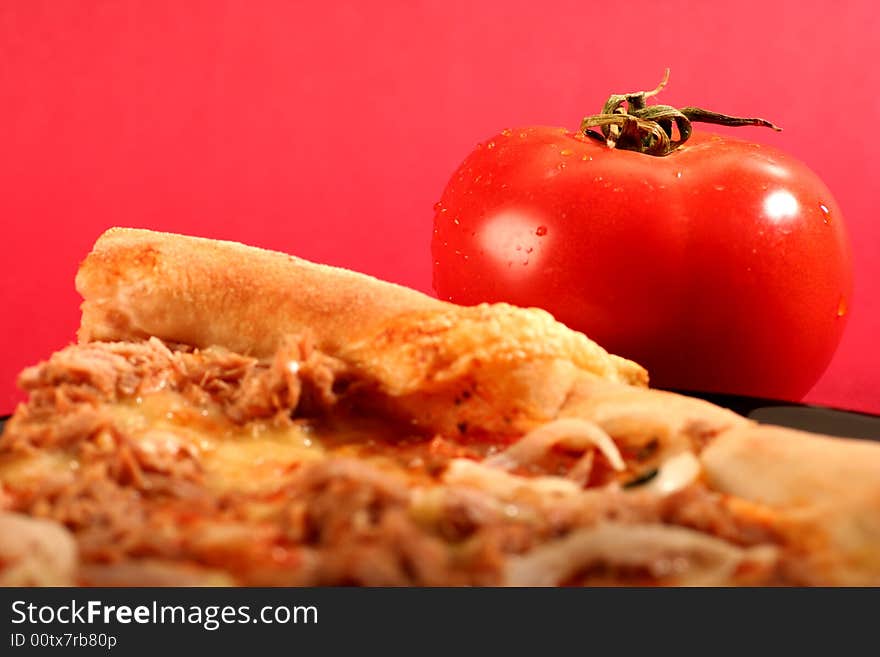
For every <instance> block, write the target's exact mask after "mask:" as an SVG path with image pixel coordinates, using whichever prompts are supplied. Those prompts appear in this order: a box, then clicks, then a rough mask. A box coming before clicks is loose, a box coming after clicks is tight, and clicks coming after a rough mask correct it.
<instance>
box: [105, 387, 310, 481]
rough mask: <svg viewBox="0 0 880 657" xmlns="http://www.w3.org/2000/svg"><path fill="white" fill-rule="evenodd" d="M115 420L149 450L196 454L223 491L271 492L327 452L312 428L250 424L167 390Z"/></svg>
mask: <svg viewBox="0 0 880 657" xmlns="http://www.w3.org/2000/svg"><path fill="white" fill-rule="evenodd" d="M111 412H112V414H113V416H114V421H115V422H116V424H117V426H119V428H120V429H122V430H123V431H125V432H126V433H127V435H129V436H132V437H133V438H134V439H135V440H136V441H137V440H140V445H141V446H142V447H144V448H146V449H147V450H150V451H157V450H165V451H170V452H174V451H178V450H183V451H187V452H190V453H192V454H195V455H196V456H197V458H198V461H199V463H200V465H201V468H202V472H203V474H204V479H205V485H206V486H207V488H208V489H209V490H212V491H214V492H217V493H223V492H230V491H242V492H261V491H271V490H272V489H274V488H275V487H276V486H277V485H278V482H279V481H280V476H281V475H284V474H285V473H287V472H289V471H290V470H291V469H292V468H294V467H295V466H296V465H297V464H300V463H303V462H305V461H309V460H315V459H320V458H322V457H323V455H324V454H325V451H324V449H323V447H322V445H321V440H320V439H319V437H318V436H317V435H316V431H315V430H314V428H313V427H312V426H310V425H309V424H306V423H303V422H295V423H293V424H290V425H287V426H274V425H273V423H272V422H271V421H269V420H266V421H263V420H256V421H253V422H250V423H248V424H246V425H244V426H239V425H236V424H234V423H232V422H231V421H229V420H228V419H227V418H226V417H225V416H224V415H223V414H222V412H221V411H220V409H218V408H216V407H213V406H206V407H196V406H194V405H193V404H191V403H190V402H188V401H187V400H185V399H184V398H182V397H181V396H180V395H177V394H175V393H171V392H162V393H158V394H154V395H150V396H149V397H144V398H137V399H135V400H133V401H132V402H130V403H125V404H120V405H116V406H114V407H112V409H111Z"/></svg>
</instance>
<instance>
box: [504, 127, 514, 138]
mask: <svg viewBox="0 0 880 657" xmlns="http://www.w3.org/2000/svg"><path fill="white" fill-rule="evenodd" d="M501 134H502V135H504V136H505V137H510V135H512V134H513V133H512V132H511V131H510V129H509V128H504V130H502V131H501Z"/></svg>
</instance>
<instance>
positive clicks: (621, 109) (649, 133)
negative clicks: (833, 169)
mask: <svg viewBox="0 0 880 657" xmlns="http://www.w3.org/2000/svg"><path fill="white" fill-rule="evenodd" d="M668 81H669V69H668V68H667V69H666V74H665V75H664V76H663V79H662V80H661V81H660V84H658V85H657V87H656V88H655V89H652V90H651V91H636V92H634V93H628V94H612V95H611V96H609V98H608V100H607V101H606V102H605V105H604V107H602V112H601V113H600V114H594V115H592V116H586V117H584V119H583V121H581V132H583V133H584V134H585V135H586V136H588V137H591V138H593V139H597V140H599V141H603V142H605V144H606V145H607V146H608V148H622V149H624V150H628V151H637V152H639V153H644V154H646V155H654V156H658V157H662V156H665V155H669V154H670V153H672V152H673V151H675V150H676V149H677V148H679V147H681V145H682V144H684V143H685V142H686V141H687V140H688V139H689V138H690V136H691V133H692V132H693V128H692V127H691V123H692V122H694V121H697V122H701V123H714V124H716V125H729V126H744V125H755V126H762V127H765V128H771V129H773V130H776V131H777V132H779V131H781V130H782V128H780V127H778V126H776V125H774V124H772V123H770V121H767V120H766V119H759V118H744V117H739V116H728V115H727V114H719V113H717V112H711V111H709V110H705V109H702V108H700V107H682V108H680V109H677V108H675V107H672V106H670V105H651V106H649V105H648V103H647V99H648V98H650V97H652V96H656V95H657V94H659V93H660V91H662V90H663V88H664V87H665V86H666V83H667V82H668ZM592 128H600V129H601V133H600V132H597V131H596V130H593V129H592ZM676 131H677V132H678V138H677V139H676V138H675V132H676Z"/></svg>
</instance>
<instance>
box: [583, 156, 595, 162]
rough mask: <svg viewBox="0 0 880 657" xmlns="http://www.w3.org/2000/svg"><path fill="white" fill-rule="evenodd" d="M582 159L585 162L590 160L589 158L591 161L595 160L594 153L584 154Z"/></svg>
mask: <svg viewBox="0 0 880 657" xmlns="http://www.w3.org/2000/svg"><path fill="white" fill-rule="evenodd" d="M581 159H582V160H583V161H584V162H586V161H588V160H589V161H590V162H592V161H593V156H592V155H584V156H583V157H582V158H581Z"/></svg>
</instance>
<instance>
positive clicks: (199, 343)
mask: <svg viewBox="0 0 880 657" xmlns="http://www.w3.org/2000/svg"><path fill="white" fill-rule="evenodd" d="M76 288H77V290H78V291H79V293H80V294H82V296H83V298H84V299H85V301H84V303H83V305H82V311H83V315H82V322H81V325H80V329H79V340H80V342H90V341H94V340H127V339H134V338H144V337H149V336H158V337H161V338H163V339H165V340H167V341H171V342H182V343H185V344H189V345H192V346H196V347H209V346H212V345H221V346H225V347H227V348H229V349H232V350H233V351H237V352H239V353H244V354H250V355H254V356H257V357H263V356H269V355H271V354H273V353H274V352H275V349H277V347H278V345H279V344H280V342H281V340H282V339H283V337H284V336H285V335H290V334H296V333H302V332H303V331H304V330H306V329H320V330H319V331H315V333H316V335H318V336H320V337H319V340H320V342H319V343H318V344H317V345H316V346H317V347H318V348H319V349H321V350H322V351H324V352H325V353H329V354H332V353H334V352H336V351H337V350H338V349H339V348H340V347H342V346H343V345H345V344H346V343H348V342H350V341H352V340H356V339H358V338H362V337H366V336H368V335H370V334H372V333H374V332H376V331H377V330H378V329H379V327H380V326H381V324H382V323H383V322H385V321H387V320H388V319H389V318H391V317H394V316H396V315H398V314H400V313H403V312H412V311H419V310H424V311H432V310H441V309H444V308H447V307H449V306H448V305H447V304H445V303H443V302H441V301H438V300H436V299H432V298H430V297H427V296H425V295H423V294H419V293H418V292H415V291H414V290H410V289H407V288H404V287H400V286H398V285H394V284H392V283H386V282H384V281H380V280H377V279H375V278H372V277H370V276H366V275H364V274H356V273H354V272H351V271H348V270H345V269H338V268H336V267H329V266H326V265H317V264H313V263H311V262H307V261H305V260H302V259H300V258H296V257H293V256H289V255H284V254H281V253H277V252H273V251H266V250H264V249H258V248H256V247H251V246H244V245H242V244H237V243H235V242H224V241H218V240H209V239H203V238H198V237H187V236H183V235H171V234H168V233H159V232H153V231H148V230H138V229H132V228H111V229H110V230H108V231H106V232H105V233H104V234H103V235H101V237H100V238H98V240H97V242H96V243H95V246H94V248H93V249H92V252H91V253H90V254H89V255H88V257H87V258H86V259H85V261H84V262H83V263H82V265H81V266H80V269H79V272H78V273H77V276H76Z"/></svg>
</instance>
